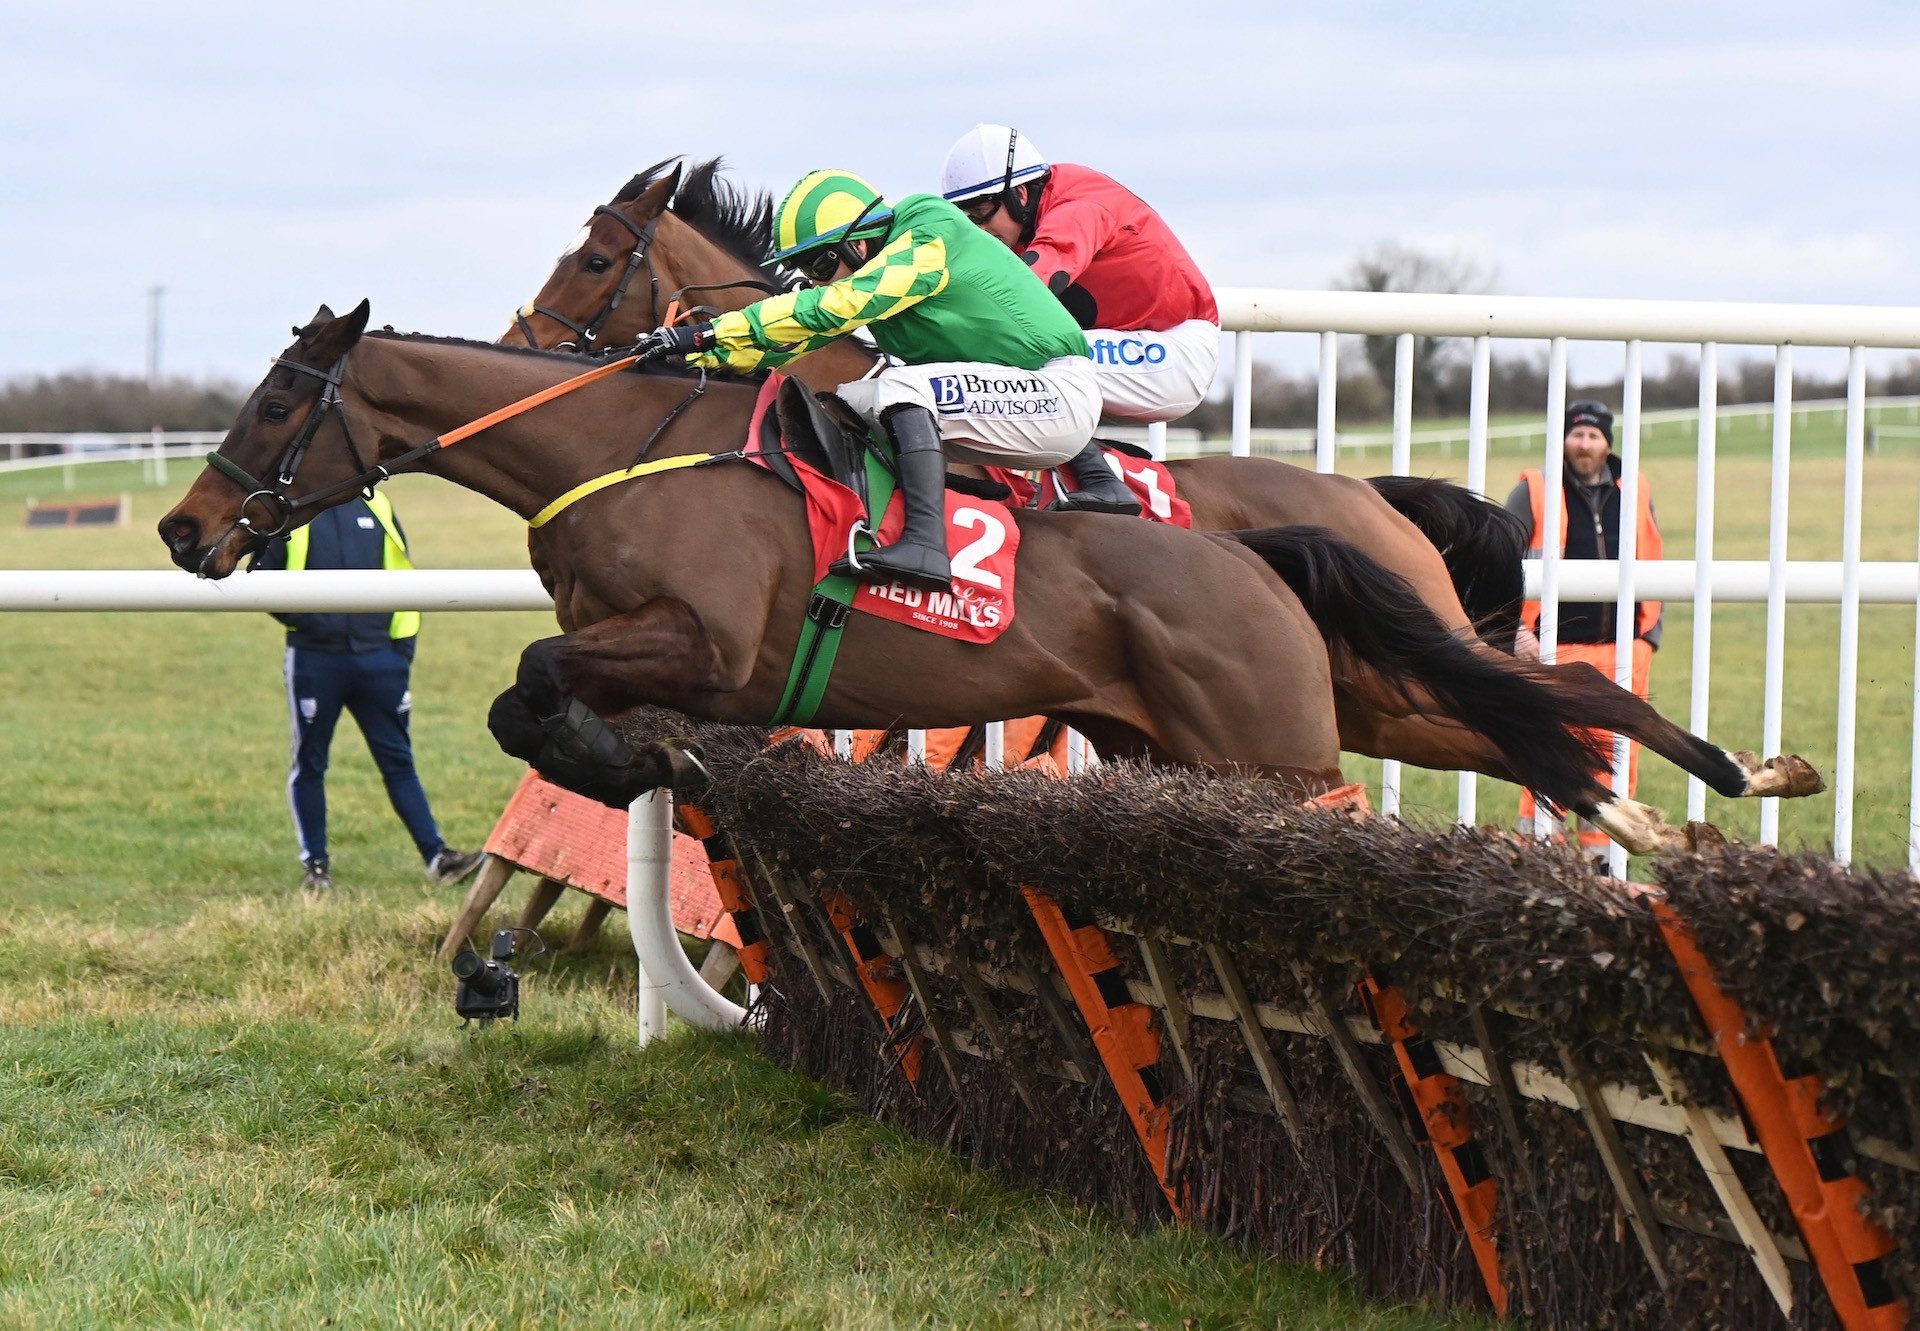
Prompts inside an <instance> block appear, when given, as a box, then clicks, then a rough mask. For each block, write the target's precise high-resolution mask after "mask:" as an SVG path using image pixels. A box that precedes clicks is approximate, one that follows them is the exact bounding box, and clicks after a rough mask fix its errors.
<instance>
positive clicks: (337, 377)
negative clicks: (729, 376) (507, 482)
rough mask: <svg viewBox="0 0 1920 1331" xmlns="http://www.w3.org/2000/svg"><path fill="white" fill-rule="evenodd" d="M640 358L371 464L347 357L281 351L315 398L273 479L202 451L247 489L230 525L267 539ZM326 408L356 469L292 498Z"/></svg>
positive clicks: (283, 362)
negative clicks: (344, 387)
mask: <svg viewBox="0 0 1920 1331" xmlns="http://www.w3.org/2000/svg"><path fill="white" fill-rule="evenodd" d="M641 359H643V357H642V356H641V355H639V354H637V353H636V354H634V355H631V356H625V357H622V358H621V359H619V360H616V361H610V362H608V363H607V364H605V365H599V366H595V367H594V368H593V369H591V370H587V371H585V372H584V373H581V374H576V375H574V376H573V377H572V378H571V379H563V380H561V381H560V382H559V383H557V384H552V385H549V386H548V387H546V388H543V389H541V390H540V391H538V392H536V393H529V394H527V396H525V397H523V398H521V399H519V400H518V401H516V402H509V403H508V404H507V405H506V406H504V407H501V408H499V409H498V410H495V411H490V412H488V413H487V414H486V415H484V416H480V417H476V418H475V419H473V420H470V421H468V422H467V423H466V424H465V425H461V426H456V427H455V428H454V429H451V430H448V431H447V432H446V433H445V434H442V435H439V436H437V437H435V438H433V439H429V440H427V442H426V443H424V444H420V445H418V446H417V447H414V448H410V449H408V450H407V451H406V452H404V453H402V454H401V455H400V456H399V457H396V458H394V459H393V460H392V461H391V462H387V463H375V464H373V465H372V466H368V465H367V463H366V461H365V460H364V459H363V458H362V457H361V456H360V448H359V445H358V444H356V443H355V442H354V438H353V430H352V429H351V427H349V426H348V424H347V409H346V405H345V404H344V403H343V402H342V401H341V399H340V381H341V378H342V377H343V376H344V374H345V372H346V364H347V358H346V357H345V356H342V357H341V358H340V359H339V360H337V361H335V362H334V363H333V365H332V367H331V368H329V369H325V370H319V369H315V368H314V367H313V366H311V365H302V364H301V363H300V362H298V361H292V360H287V359H286V358H285V357H281V356H276V357H275V358H274V362H273V363H274V364H275V365H279V366H284V367H286V368H287V369H289V370H297V371H298V372H300V373H301V374H310V375H312V376H313V377H314V378H316V379H318V380H320V381H321V388H320V400H319V402H318V403H317V404H316V405H315V407H314V409H313V411H312V413H311V414H309V415H308V417H307V419H306V422H305V423H304V424H302V425H301V427H300V432H299V433H298V434H297V435H295V436H294V437H293V441H292V442H291V443H289V444H288V445H287V447H286V449H285V450H284V451H283V452H282V453H281V454H280V461H279V462H278V463H277V464H276V470H275V479H274V482H273V483H271V484H269V483H268V482H266V481H262V480H260V479H259V478H258V477H256V476H254V475H253V474H252V473H251V472H249V471H247V469H246V468H244V467H242V466H241V465H240V464H239V463H237V462H234V461H233V460H232V459H231V458H226V457H222V456H221V455H220V454H219V453H218V452H213V453H209V454H207V465H208V466H210V467H212V468H213V469H214V470H215V471H217V472H219V473H220V474H221V475H222V476H225V477H226V478H227V479H228V480H230V481H232V482H234V483H235V484H236V485H238V486H240V487H241V489H243V490H245V491H246V492H247V494H246V497H245V498H244V499H242V500H241V501H240V516H239V517H238V518H237V519H235V521H234V526H236V527H245V528H246V529H247V530H248V531H250V532H252V533H253V534H254V535H255V536H256V537H257V538H259V539H260V540H263V541H270V540H272V539H274V538H275V537H277V536H281V535H284V534H285V533H286V531H287V530H288V529H289V528H290V527H292V526H293V520H294V518H295V517H296V516H298V515H299V513H300V510H302V509H305V508H324V507H325V506H326V504H327V502H328V501H329V500H332V499H334V498H336V497H337V496H339V495H343V494H346V493H348V492H349V491H355V490H357V491H359V492H360V493H361V494H363V495H364V494H371V493H372V492H373V488H374V487H375V486H376V485H378V484H380V482H382V481H384V480H386V479H387V478H388V477H390V476H392V475H393V474H394V472H395V471H397V470H399V469H400V468H402V467H405V466H408V465H409V464H411V463H414V462H418V461H419V460H420V459H421V458H424V457H426V456H428V455H429V454H432V453H437V452H439V451H440V450H441V449H443V448H451V447H453V445H455V444H457V443H460V442H461V441H462V440H465V439H471V438H472V437H473V436H474V435H476V434H479V433H480V432H481V431H482V430H487V429H491V428H492V427H493V426H495V425H498V424H500V423H501V422H502V421H507V420H511V419H513V418H514V417H515V416H518V415H521V414H522V413H524V412H528V411H532V410H533V409H534V408H535V407H538V406H543V405H545V404H546V403H548V402H551V401H553V400H554V399H555V398H560V397H565V396H566V395H567V394H568V393H571V392H573V391H574V390H576V389H580V388H585V387H586V386H587V385H588V384H590V383H593V382H594V381H595V380H596V379H604V378H606V377H607V376H608V375H610V374H615V373H617V372H619V371H621V370H624V369H626V368H627V367H628V366H630V365H633V364H635V363H636V362H638V361H640V360H641ZM705 390H706V380H705V378H704V377H703V378H702V379H701V381H700V386H699V387H698V388H696V389H694V391H693V394H692V395H691V396H690V397H688V398H687V399H686V401H683V402H682V403H681V404H680V405H679V406H678V407H675V408H674V409H673V411H672V412H670V413H669V414H668V416H667V418H666V420H664V421H662V422H661V424H660V427H659V428H658V429H656V430H655V431H654V432H653V434H652V435H650V436H648V439H647V442H646V444H645V445H643V446H642V449H641V451H642V453H644V452H645V451H646V449H647V448H651V447H652V446H653V442H654V440H656V439H658V438H659V437H660V435H661V433H662V431H664V430H665V428H666V427H667V425H669V424H671V423H672V422H673V419H674V417H675V416H678V415H679V414H680V412H681V411H682V410H684V409H685V408H686V407H687V406H688V405H689V404H690V403H691V402H692V401H693V399H694V398H695V397H698V396H699V395H700V394H701V393H702V392H704V391H705ZM330 411H338V412H339V414H340V432H341V434H342V435H344V436H345V438H346V441H347V451H348V453H349V454H350V455H351V456H352V458H353V464H354V466H356V467H358V468H360V470H359V472H358V473H357V474H355V475H353V476H349V477H348V478H347V479H345V480H344V481H337V482H335V483H334V484H332V485H329V486H326V487H325V488H324V489H320V490H315V491H314V492H313V493H312V494H309V495H303V496H301V497H300V498H298V499H294V498H291V497H289V496H288V494H287V492H286V487H287V486H289V485H292V484H293V479H294V475H295V474H296V473H297V472H298V471H299V469H300V463H301V462H302V461H303V460H304V459H305V458H306V455H307V449H308V447H309V445H311V444H312V443H313V438H314V436H315V435H316V434H317V433H319V430H320V426H321V424H322V423H323V422H324V421H325V419H326V417H327V413H328V412H330ZM674 460H675V459H668V461H674ZM682 465H685V464H682ZM256 501H258V502H260V503H261V505H262V506H263V507H264V508H265V509H266V513H267V516H268V517H269V518H272V519H273V525H272V527H271V528H267V527H264V526H262V525H261V524H258V523H256V522H254V520H253V519H252V518H250V517H249V516H247V509H248V508H249V507H250V506H252V505H253V504H254V503H255V502H256ZM548 507H549V508H551V507H552V506H551V505H549V506H548Z"/></svg>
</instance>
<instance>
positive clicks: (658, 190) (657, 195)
mask: <svg viewBox="0 0 1920 1331" xmlns="http://www.w3.org/2000/svg"><path fill="white" fill-rule="evenodd" d="M684 169H685V167H684V165H683V164H682V163H680V162H675V163H674V164H673V170H672V171H670V172H668V173H667V174H666V175H664V176H662V177H661V178H660V179H658V180H656V181H654V182H653V183H652V184H651V185H649V186H647V187H646V188H645V189H644V190H642V191H640V197H639V198H637V199H635V200H634V202H633V212H632V217H633V220H634V221H636V222H642V223H644V222H650V221H652V220H653V219H654V218H656V217H658V216H659V215H660V214H661V213H664V212H665V211H666V210H667V205H668V204H669V203H672V202H673V192H674V191H675V190H677V189H679V188H680V173H681V171H683V170H684Z"/></svg>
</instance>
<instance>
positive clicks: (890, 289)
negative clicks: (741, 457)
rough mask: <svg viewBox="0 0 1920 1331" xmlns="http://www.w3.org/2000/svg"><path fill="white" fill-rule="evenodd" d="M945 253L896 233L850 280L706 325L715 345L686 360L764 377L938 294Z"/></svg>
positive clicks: (932, 240) (930, 241)
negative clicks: (762, 373) (764, 373)
mask: <svg viewBox="0 0 1920 1331" xmlns="http://www.w3.org/2000/svg"><path fill="white" fill-rule="evenodd" d="M950 277H951V274H950V273H949V272H948V269H947V246H946V242H945V241H943V240H942V239H941V238H940V237H939V236H930V237H928V238H926V239H925V240H919V239H916V238H915V236H914V233H913V232H912V231H911V230H907V231H903V232H901V233H900V234H899V235H898V236H896V237H894V239H893V240H892V241H890V242H889V243H888V244H887V247H886V248H885V249H883V250H881V251H880V253H878V254H876V255H875V256H874V257H873V259H872V260H871V261H870V262H869V263H868V264H867V265H866V267H864V268H862V269H861V270H860V271H859V272H857V273H852V274H850V275H848V276H846V277H844V278H842V279H840V280H839V281H838V282H830V283H828V284H827V285H826V286H822V287H807V288H804V289H802V290H799V291H789V292H786V293H785V294H783V295H779V296H770V297H768V298H767V299H766V300H763V301H757V302H755V303H754V304H752V305H749V306H747V308H746V309H744V310H739V311H735V312H733V313H730V314H723V315H721V316H720V317H719V318H718V319H716V320H714V324H713V333H714V338H715V346H714V348H713V350H712V351H709V352H705V353H703V354H701V355H698V356H695V357H693V358H692V359H693V363H694V364H695V365H704V366H706V367H707V368H709V369H727V370H739V371H743V372H745V371H752V370H767V369H773V368H775V367H777V366H781V365H785V364H786V363H787V362H788V361H790V360H794V359H796V358H797V357H800V356H804V355H806V354H807V353H808V352H809V351H817V350H819V349H820V348H821V347H823V346H825V345H826V344H827V343H829V342H832V341H834V340H835V339H836V338H842V337H845V336H846V335H847V334H848V333H851V332H852V331H853V330H854V329H856V328H862V327H865V326H866V325H867V324H870V323H873V322H874V321H875V320H878V319H885V318H887V317H888V316H889V315H892V314H896V313H898V312H899V311H901V310H904V309H906V308H908V307H909V306H912V305H917V304H919V303H920V302H921V301H923V300H925V299H926V298H927V297H929V296H934V295H938V294H939V293H940V292H941V291H943V290H944V289H945V288H946V285H947V282H948V281H949V280H950Z"/></svg>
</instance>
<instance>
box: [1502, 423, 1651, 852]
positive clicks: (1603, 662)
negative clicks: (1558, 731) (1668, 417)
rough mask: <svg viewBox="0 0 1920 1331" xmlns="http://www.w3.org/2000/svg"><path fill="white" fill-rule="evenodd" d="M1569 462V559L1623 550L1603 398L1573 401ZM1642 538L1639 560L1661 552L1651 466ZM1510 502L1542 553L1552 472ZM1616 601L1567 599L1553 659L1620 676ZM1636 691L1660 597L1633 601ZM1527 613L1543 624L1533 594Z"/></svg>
mask: <svg viewBox="0 0 1920 1331" xmlns="http://www.w3.org/2000/svg"><path fill="white" fill-rule="evenodd" d="M1565 448H1566V468H1565V470H1564V472H1563V473H1562V476H1561V489H1562V490H1563V491H1564V492H1565V493H1564V496H1563V500H1564V502H1563V504H1562V507H1561V514H1562V519H1561V529H1560V531H1559V533H1558V537H1559V542H1558V543H1559V546H1560V553H1561V555H1562V556H1563V557H1564V558H1567V559H1617V558H1619V556H1620V522H1621V516H1620V459H1619V458H1617V457H1615V456H1614V455H1613V413H1612V412H1611V411H1609V410H1607V408H1606V407H1605V406H1603V405H1601V404H1600V403H1598V402H1576V403H1574V404H1573V405H1572V406H1570V407H1568V408H1567V423H1566V440H1565ZM1637 489H1638V490H1639V503H1638V507H1639V513H1638V514H1637V515H1636V516H1635V519H1634V521H1635V522H1636V523H1637V530H1638V538H1637V545H1636V554H1637V557H1638V558H1640V559H1658V558H1660V551H1661V542H1660V528H1659V527H1658V526H1656V525H1655V523H1654V520H1653V497H1652V495H1651V493H1650V491H1649V487H1648V485H1647V477H1646V473H1644V472H1642V473H1641V475H1640V484H1639V486H1638V487H1637ZM1507 508H1508V509H1509V510H1510V511H1511V512H1513V513H1516V514H1518V515H1519V516H1520V517H1522V518H1524V519H1526V520H1527V521H1528V523H1530V524H1531V525H1530V534H1529V536H1528V537H1527V547H1528V548H1527V557H1528V558H1530V559H1538V558H1539V557H1540V553H1541V551H1542V550H1543V549H1544V548H1545V545H1546V543H1545V541H1544V540H1543V539H1542V536H1541V532H1542V529H1543V528H1544V527H1545V526H1546V517H1545V514H1546V478H1545V476H1544V475H1543V474H1542V472H1541V470H1540V469H1539V468H1538V467H1535V468H1532V469H1530V470H1528V471H1525V472H1522V473H1521V475H1520V483H1519V484H1518V485H1516V486H1514V487H1513V492H1512V493H1511V494H1509V495H1508V496H1507ZM1616 610H1617V607H1616V606H1615V604H1614V603H1613V602H1612V601H1577V602H1574V603H1572V604H1567V603H1564V602H1563V603H1562V604H1561V606H1560V639H1559V646H1558V647H1557V649H1556V650H1555V653H1554V658H1555V659H1556V660H1559V661H1587V662H1590V663H1591V664H1592V665H1593V667H1594V668H1595V669H1596V670H1598V671H1600V673H1602V674H1603V675H1605V676H1606V677H1607V678H1608V679H1612V678H1614V638H1615V624H1616ZM1633 612H1634V636H1633V691H1634V692H1635V693H1637V694H1639V695H1640V696H1641V697H1642V698H1644V697H1646V696H1647V677H1648V675H1649V673H1650V672H1651V669H1652V665H1653V654H1654V652H1655V651H1656V650H1658V649H1659V646H1660V602H1658V601H1638V602H1635V604H1634V607H1633ZM1521 620H1522V622H1523V623H1524V624H1525V625H1526V627H1527V628H1528V629H1529V630H1531V631H1532V632H1534V633H1536V634H1537V633H1538V632H1539V631H1540V603H1539V602H1538V601H1528V602H1527V603H1526V606H1525V607H1524V608H1523V609H1522V611H1521ZM1629 754H1630V756H1629V758H1628V760H1627V791H1626V793H1627V794H1628V796H1629V797H1631V795H1632V794H1633V790H1634V788H1635V787H1636V786H1637V785H1639V783H1640V746H1639V745H1638V744H1633V745H1630V746H1629ZM1534 816H1535V813H1534V803H1533V792H1532V791H1530V790H1529V791H1522V792H1521V794H1520V830H1521V831H1522V832H1525V833H1531V832H1533V831H1534ZM1580 842H1581V844H1582V845H1583V846H1586V847H1587V848H1588V849H1589V850H1590V851H1599V850H1604V849H1605V847H1606V845H1607V837H1606V834H1605V833H1603V832H1601V831H1599V830H1598V829H1597V828H1592V827H1587V828H1583V829H1582V830H1581V833H1580Z"/></svg>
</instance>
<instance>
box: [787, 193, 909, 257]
mask: <svg viewBox="0 0 1920 1331" xmlns="http://www.w3.org/2000/svg"><path fill="white" fill-rule="evenodd" d="M892 220H893V208H892V206H891V205H889V204H888V203H887V201H886V200H885V199H884V198H882V197H881V196H880V191H879V190H877V189H875V188H874V187H873V186H872V185H871V184H869V183H868V182H867V181H865V180H863V179H862V178H861V177H859V176H856V175H855V174H853V172H851V171H811V172H808V173H807V174H806V175H805V176H802V177H801V178H800V183H799V184H797V185H795V186H794V187H793V188H792V189H790V190H788V191H787V197H786V198H784V199H782V200H781V201H780V207H779V208H778V209H777V210H776V211H775V212H774V215H773V248H774V250H775V254H774V256H773V260H774V262H775V263H784V262H786V261H787V260H788V259H791V258H792V257H793V256H794V255H796V254H804V253H806V252H807V251H808V250H817V249H819V248H821V247H822V246H824V245H837V244H839V243H840V242H841V241H843V240H851V239H854V238H856V237H861V238H864V237H867V236H883V235H885V234H886V232H887V226H888V224H889V223H890V222H891V221H892ZM856 223H857V225H856Z"/></svg>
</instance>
